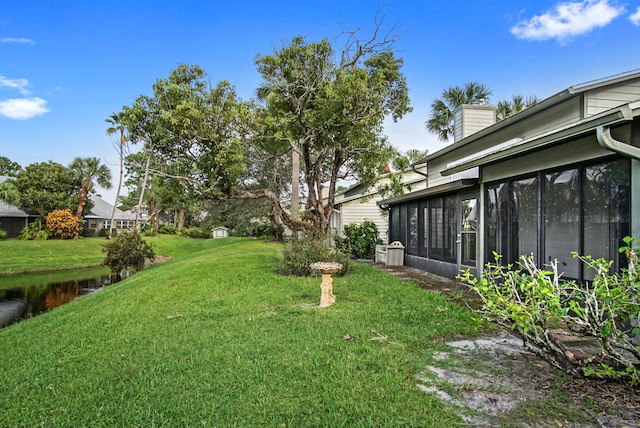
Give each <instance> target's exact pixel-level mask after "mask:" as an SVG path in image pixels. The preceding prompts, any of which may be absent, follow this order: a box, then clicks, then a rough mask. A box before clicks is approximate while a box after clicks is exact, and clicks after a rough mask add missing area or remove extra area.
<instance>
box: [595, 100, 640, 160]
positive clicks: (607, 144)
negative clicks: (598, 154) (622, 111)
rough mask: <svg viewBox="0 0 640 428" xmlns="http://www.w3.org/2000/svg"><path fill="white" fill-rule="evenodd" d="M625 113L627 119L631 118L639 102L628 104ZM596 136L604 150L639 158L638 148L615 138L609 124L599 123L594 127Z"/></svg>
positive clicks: (639, 104) (639, 150) (639, 105)
mask: <svg viewBox="0 0 640 428" xmlns="http://www.w3.org/2000/svg"><path fill="white" fill-rule="evenodd" d="M627 107H628V111H627V112H626V115H627V117H628V120H633V117H634V116H635V114H634V113H635V110H636V108H638V107H640V102H635V103H632V104H628V105H627ZM596 138H597V140H598V144H600V147H602V148H603V149H605V150H609V151H612V152H614V153H617V154H619V155H621V156H624V157H627V158H632V159H636V160H640V148H638V147H636V146H632V145H631V144H627V143H625V142H624V141H620V140H616V139H615V138H613V136H612V135H611V125H600V126H598V127H597V128H596Z"/></svg>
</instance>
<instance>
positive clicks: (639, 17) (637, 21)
mask: <svg viewBox="0 0 640 428" xmlns="http://www.w3.org/2000/svg"><path fill="white" fill-rule="evenodd" d="M629 20H630V21H631V22H632V23H633V25H638V26H640V6H639V7H638V8H637V9H636V11H635V12H634V13H632V14H631V15H629Z"/></svg>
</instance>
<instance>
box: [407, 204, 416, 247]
mask: <svg viewBox="0 0 640 428" xmlns="http://www.w3.org/2000/svg"><path fill="white" fill-rule="evenodd" d="M408 214H409V218H408V219H407V220H408V225H409V229H408V232H409V233H408V236H407V254H414V255H417V254H418V204H417V203H413V204H409V213H408Z"/></svg>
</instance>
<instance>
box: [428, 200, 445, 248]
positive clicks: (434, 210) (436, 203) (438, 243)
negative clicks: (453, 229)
mask: <svg viewBox="0 0 640 428" xmlns="http://www.w3.org/2000/svg"><path fill="white" fill-rule="evenodd" d="M442 204H443V203H442V198H434V199H432V200H431V203H430V204H429V205H430V209H429V227H430V233H429V244H430V245H429V255H430V257H431V258H442V257H443V255H444V215H443V207H442Z"/></svg>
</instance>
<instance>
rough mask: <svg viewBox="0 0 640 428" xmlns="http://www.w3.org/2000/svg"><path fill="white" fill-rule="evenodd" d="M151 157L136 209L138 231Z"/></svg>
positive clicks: (145, 168)
mask: <svg viewBox="0 0 640 428" xmlns="http://www.w3.org/2000/svg"><path fill="white" fill-rule="evenodd" d="M150 160H151V156H148V157H147V162H146V164H145V166H144V178H143V179H142V186H141V188H140V198H138V206H137V207H136V221H135V223H134V225H135V226H134V227H135V229H136V230H138V223H139V222H140V210H141V209H142V199H143V198H144V189H145V188H146V187H147V179H148V178H149V162H150Z"/></svg>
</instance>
